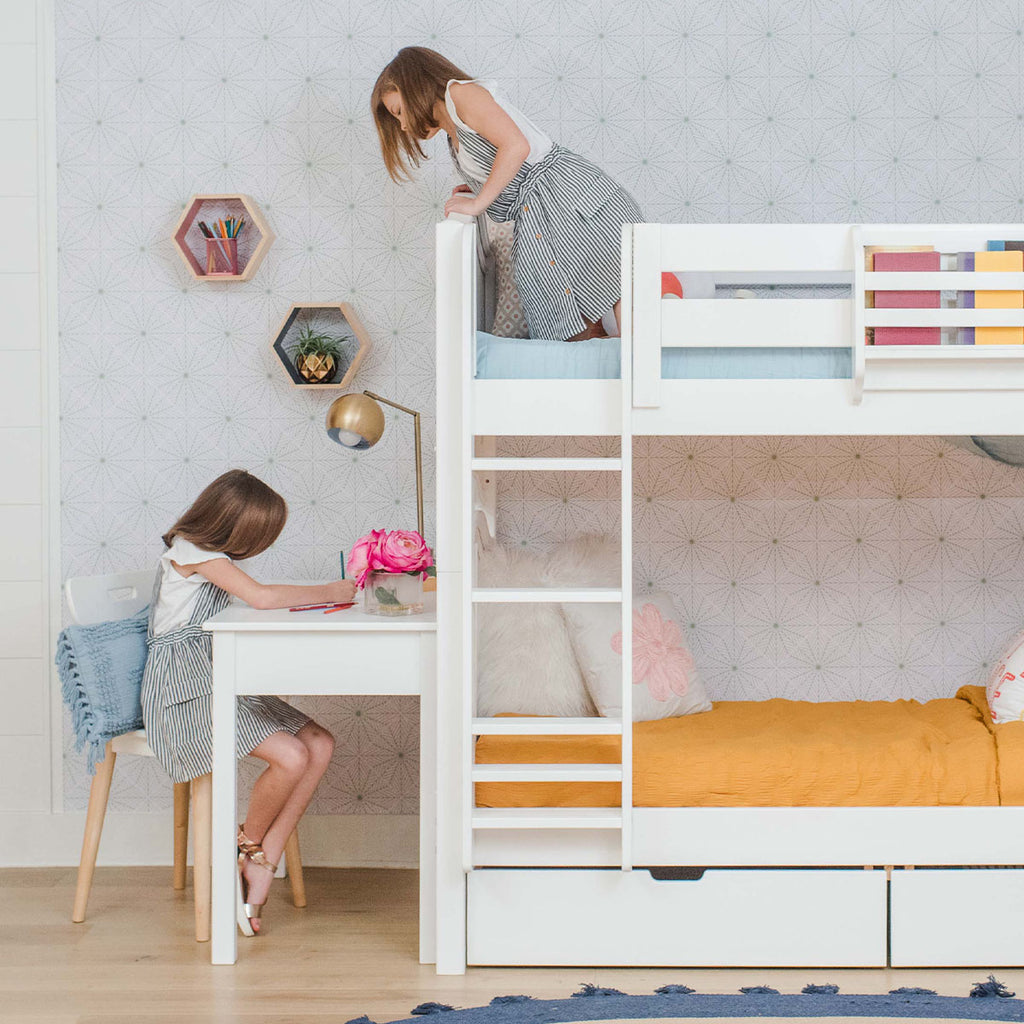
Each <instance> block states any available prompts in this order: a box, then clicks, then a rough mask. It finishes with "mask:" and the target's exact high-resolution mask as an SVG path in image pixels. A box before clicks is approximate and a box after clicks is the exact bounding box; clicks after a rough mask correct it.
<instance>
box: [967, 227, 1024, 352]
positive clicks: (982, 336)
mask: <svg viewBox="0 0 1024 1024" xmlns="http://www.w3.org/2000/svg"><path fill="white" fill-rule="evenodd" d="M988 244H989V246H990V247H991V246H992V245H1002V246H1003V248H1002V249H992V248H989V249H986V250H985V251H983V252H976V253H975V254H974V269H975V270H976V271H990V272H991V271H1002V272H1006V271H1024V251H1022V250H1021V249H1010V248H1007V247H1008V246H1010V245H1014V244H1024V243H1013V242H989V243H988ZM974 308H975V309H1024V291H1021V292H1018V291H1004V290H1002V289H1000V290H999V291H989V290H987V289H986V290H984V291H983V290H980V289H977V290H975V292H974ZM974 344H975V345H1024V327H975V329H974Z"/></svg>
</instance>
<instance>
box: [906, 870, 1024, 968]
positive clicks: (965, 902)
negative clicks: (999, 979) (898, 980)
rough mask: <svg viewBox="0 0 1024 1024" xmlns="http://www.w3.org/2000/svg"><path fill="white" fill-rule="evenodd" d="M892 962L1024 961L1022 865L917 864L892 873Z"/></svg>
mask: <svg viewBox="0 0 1024 1024" xmlns="http://www.w3.org/2000/svg"><path fill="white" fill-rule="evenodd" d="M890 928H891V942H892V952H891V957H892V966H893V967H986V968H988V967H1016V966H1020V965H1022V964H1024V869H1022V868H918V869H916V870H914V871H905V870H904V871H901V870H896V871H893V873H892V883H891V890H890Z"/></svg>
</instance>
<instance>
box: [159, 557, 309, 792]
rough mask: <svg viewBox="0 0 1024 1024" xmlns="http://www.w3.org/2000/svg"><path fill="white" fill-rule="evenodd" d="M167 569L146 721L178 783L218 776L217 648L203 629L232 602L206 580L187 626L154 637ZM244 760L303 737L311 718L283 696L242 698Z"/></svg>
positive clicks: (239, 719)
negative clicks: (282, 740) (281, 738)
mask: <svg viewBox="0 0 1024 1024" xmlns="http://www.w3.org/2000/svg"><path fill="white" fill-rule="evenodd" d="M163 573H164V567H163V566H161V568H160V570H159V572H158V573H157V579H156V585H155V587H154V589H153V600H152V601H151V602H150V606H149V631H148V633H147V637H146V643H147V645H148V647H149V655H148V657H147V658H146V668H145V671H144V673H143V676H142V718H143V721H144V722H145V726H146V740H147V742H148V743H149V746H150V749H151V750H152V751H153V753H154V754H156V758H157V760H158V761H159V762H160V764H162V765H163V766H164V768H165V769H166V771H167V774H168V775H170V777H171V778H172V779H173V780H174V781H175V782H188V780H189V779H196V778H199V776H200V775H205V774H206V773H207V772H209V771H211V769H212V763H213V732H212V726H211V721H212V719H211V703H212V695H213V642H212V638H211V636H210V634H209V633H207V632H206V631H205V630H204V629H203V623H204V622H205V621H206V620H207V619H209V618H210V617H211V616H213V615H216V614H217V613H218V612H221V611H223V610H224V609H225V608H226V607H227V606H228V604H229V603H230V601H231V595H230V594H228V593H227V591H224V590H221V588H220V587H218V586H215V585H214V584H213V583H210V582H206V583H204V584H203V585H202V586H201V587H200V589H199V594H198V596H197V598H196V602H195V607H194V608H193V609H192V614H191V616H190V617H189V620H188V622H187V623H185V625H183V626H180V627H178V628H177V629H175V630H172V631H170V632H168V633H161V634H160V635H159V636H154V635H153V616H154V612H155V610H156V604H157V595H158V594H159V593H160V582H161V580H162V578H163ZM236 699H237V701H238V710H237V735H238V742H237V748H236V749H237V754H238V757H240V758H241V757H245V756H246V755H247V754H250V753H252V751H253V749H254V748H255V747H258V746H259V745H260V744H261V743H262V742H263V741H264V740H265V739H267V738H268V737H270V736H272V735H273V734H274V733H275V732H281V731H284V732H290V733H291V734H292V735H295V733H297V732H298V731H299V730H300V729H301V728H302V727H303V726H304V725H305V724H306V723H307V722H309V721H310V719H309V716H308V715H304V714H303V713H302V712H301V711H299V710H297V709H296V708H293V707H292V706H291V705H290V704H286V703H285V702H284V701H283V700H280V699H278V698H277V697H262V696H258V697H253V696H246V697H238V698H236Z"/></svg>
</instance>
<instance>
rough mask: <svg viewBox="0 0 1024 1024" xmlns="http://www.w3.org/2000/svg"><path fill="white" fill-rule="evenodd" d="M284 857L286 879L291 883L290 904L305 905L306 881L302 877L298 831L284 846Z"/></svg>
mask: <svg viewBox="0 0 1024 1024" xmlns="http://www.w3.org/2000/svg"><path fill="white" fill-rule="evenodd" d="M284 855H285V859H286V861H287V863H288V877H289V878H290V879H291V882H292V903H294V904H295V906H297V907H304V906H305V905H306V881H305V879H304V878H303V877H302V857H301V855H300V853H299V830H298V829H296V830H295V831H294V832H292V834H291V835H290V836H289V837H288V842H286V843H285V844H284Z"/></svg>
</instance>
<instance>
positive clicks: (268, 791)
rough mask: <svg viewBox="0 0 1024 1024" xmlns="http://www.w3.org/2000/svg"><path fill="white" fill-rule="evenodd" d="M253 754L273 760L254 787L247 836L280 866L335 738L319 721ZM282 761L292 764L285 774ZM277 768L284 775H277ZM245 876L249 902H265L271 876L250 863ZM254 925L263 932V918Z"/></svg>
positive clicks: (281, 736)
mask: <svg viewBox="0 0 1024 1024" xmlns="http://www.w3.org/2000/svg"><path fill="white" fill-rule="evenodd" d="M252 753H253V756H254V757H259V758H261V759H263V760H265V761H267V762H268V764H269V767H268V768H267V770H266V771H265V772H264V773H263V774H262V775H261V776H260V777H259V779H257V781H256V785H255V786H253V790H252V796H251V797H250V799H249V808H248V811H247V813H246V817H245V834H246V835H247V836H248V837H249V838H250V839H251V840H252V841H253V842H254V843H260V844H261V845H262V846H263V851H264V853H266V855H267V859H268V860H270V861H271V862H272V863H275V864H276V863H277V861H278V860H279V859H280V857H281V853H282V851H283V850H284V846H285V843H286V842H287V841H288V837H289V836H290V835H291V834H292V832H293V831H294V830H295V826H296V825H297V824H298V822H299V819H300V818H301V817H302V815H303V813H304V812H305V810H306V808H307V807H308V806H309V801H310V800H311V799H312V798H313V793H314V792H315V791H316V787H317V785H318V784H319V783H320V780H321V779H322V778H323V774H324V772H325V771H326V770H327V766H328V764H330V761H331V755H332V754H333V753H334V737H333V736H332V735H331V734H330V733H329V732H328V731H327V730H326V729H324V728H322V727H321V726H319V725H317V724H316V723H315V722H309V723H308V724H306V725H304V726H303V727H302V728H301V729H300V730H299V731H298V732H297V733H296V734H295V735H294V736H292V735H291V734H290V733H286V732H277V733H274V735H273V736H271V737H270V738H269V739H267V740H264V742H263V743H261V744H260V745H259V746H258V747H256V749H255V750H253V752H252ZM282 761H283V762H285V763H286V767H285V769H284V774H282V772H281V769H282V765H281V762H282ZM275 768H277V769H278V772H277V774H275V775H273V776H272V775H271V773H272V772H274V771H275ZM243 871H244V872H245V877H246V880H247V881H248V884H249V902H250V903H262V902H263V900H264V898H265V897H266V894H267V893H268V892H269V891H270V883H271V881H273V878H272V876H271V874H270V872H269V871H266V870H264V869H263V868H261V867H259V866H258V865H255V864H253V863H251V862H249V861H246V863H245V866H244V868H243ZM252 924H253V928H254V930H256V931H259V918H254V919H253V922H252Z"/></svg>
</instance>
